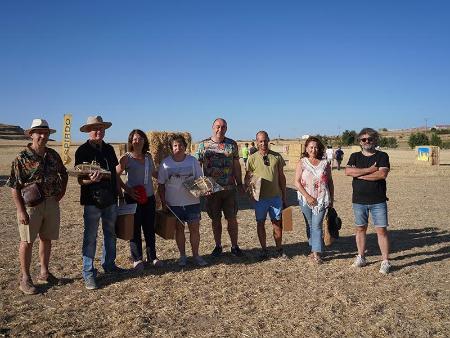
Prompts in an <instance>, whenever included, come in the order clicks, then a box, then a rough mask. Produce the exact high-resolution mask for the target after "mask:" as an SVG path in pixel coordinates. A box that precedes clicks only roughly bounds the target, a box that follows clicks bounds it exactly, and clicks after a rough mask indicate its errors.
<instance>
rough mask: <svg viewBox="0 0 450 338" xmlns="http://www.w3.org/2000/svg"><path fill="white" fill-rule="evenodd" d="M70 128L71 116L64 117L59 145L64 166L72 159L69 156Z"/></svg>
mask: <svg viewBox="0 0 450 338" xmlns="http://www.w3.org/2000/svg"><path fill="white" fill-rule="evenodd" d="M71 126H72V114H65V115H64V122H63V129H62V143H61V158H62V161H63V163H64V165H66V164H69V163H70V161H72V159H71V158H70V156H69V149H70V127H71Z"/></svg>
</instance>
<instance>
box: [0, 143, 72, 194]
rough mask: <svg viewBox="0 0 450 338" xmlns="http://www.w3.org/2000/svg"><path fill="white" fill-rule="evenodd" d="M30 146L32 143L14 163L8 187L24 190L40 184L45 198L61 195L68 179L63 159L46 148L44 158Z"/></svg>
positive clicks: (7, 183)
mask: <svg viewBox="0 0 450 338" xmlns="http://www.w3.org/2000/svg"><path fill="white" fill-rule="evenodd" d="M30 146H31V143H30V144H28V145H27V147H26V148H25V149H24V150H22V151H21V152H20V153H19V154H18V155H17V157H16V158H15V159H14V161H13V162H12V164H11V174H10V176H9V178H8V181H7V182H6V186H8V187H10V188H13V189H22V188H23V187H24V186H26V185H28V184H31V183H38V184H39V186H40V187H41V189H42V191H43V192H44V195H45V197H50V196H57V195H59V194H60V192H61V189H62V186H61V182H62V181H63V180H64V179H67V170H66V167H65V166H64V164H63V163H62V160H61V157H60V156H59V154H58V153H57V152H56V151H55V150H53V149H51V148H45V154H44V156H40V155H38V154H37V153H36V152H35V151H33V150H32V149H31V147H30Z"/></svg>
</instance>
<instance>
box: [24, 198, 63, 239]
mask: <svg viewBox="0 0 450 338" xmlns="http://www.w3.org/2000/svg"><path fill="white" fill-rule="evenodd" d="M27 213H28V216H29V218H30V221H29V224H26V225H24V224H19V217H17V221H18V222H17V223H18V224H19V234H20V240H21V241H22V242H28V243H33V242H34V240H35V239H36V237H37V235H38V234H39V237H40V238H43V239H49V240H55V239H58V238H59V221H60V214H59V203H58V202H57V201H56V199H55V198H54V197H47V198H46V199H45V200H44V202H42V203H41V204H39V205H36V206H35V207H27Z"/></svg>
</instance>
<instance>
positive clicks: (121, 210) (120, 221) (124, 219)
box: [116, 203, 137, 241]
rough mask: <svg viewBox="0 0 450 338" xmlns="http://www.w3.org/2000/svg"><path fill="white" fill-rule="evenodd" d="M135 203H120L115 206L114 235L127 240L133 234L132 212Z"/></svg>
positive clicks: (134, 210)
mask: <svg viewBox="0 0 450 338" xmlns="http://www.w3.org/2000/svg"><path fill="white" fill-rule="evenodd" d="M136 208H137V204H136V203H133V204H126V203H121V204H119V205H118V206H117V219H116V236H117V238H120V239H123V240H125V241H129V240H130V239H133V235H134V214H135V213H136Z"/></svg>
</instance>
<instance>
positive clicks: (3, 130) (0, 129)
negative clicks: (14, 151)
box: [0, 123, 28, 140]
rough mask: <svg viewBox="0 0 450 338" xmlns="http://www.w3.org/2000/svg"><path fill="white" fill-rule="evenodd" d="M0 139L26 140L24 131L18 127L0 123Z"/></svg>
mask: <svg viewBox="0 0 450 338" xmlns="http://www.w3.org/2000/svg"><path fill="white" fill-rule="evenodd" d="M0 139H3V140H27V139H28V137H26V136H25V135H24V130H23V129H22V128H21V127H19V126H12V125H9V124H3V123H0Z"/></svg>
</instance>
